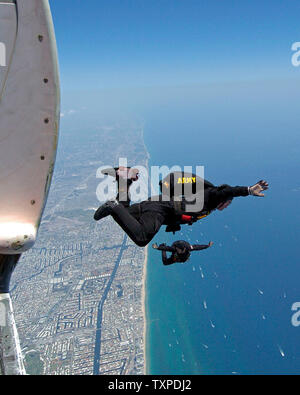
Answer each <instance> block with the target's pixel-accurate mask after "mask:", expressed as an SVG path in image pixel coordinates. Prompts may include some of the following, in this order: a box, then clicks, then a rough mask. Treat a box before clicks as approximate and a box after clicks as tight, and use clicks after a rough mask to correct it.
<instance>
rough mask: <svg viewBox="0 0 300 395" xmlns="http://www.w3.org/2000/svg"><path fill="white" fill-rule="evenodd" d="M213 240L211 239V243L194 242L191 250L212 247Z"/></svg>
mask: <svg viewBox="0 0 300 395" xmlns="http://www.w3.org/2000/svg"><path fill="white" fill-rule="evenodd" d="M212 245H213V242H212V241H210V242H209V244H194V245H192V246H191V251H201V250H206V249H207V248H209V247H211V246H212Z"/></svg>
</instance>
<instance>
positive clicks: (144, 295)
mask: <svg viewBox="0 0 300 395" xmlns="http://www.w3.org/2000/svg"><path fill="white" fill-rule="evenodd" d="M147 264H148V246H147V247H146V248H145V258H144V267H143V287H142V312H143V320H144V334H143V339H144V375H146V374H147V365H146V361H147V359H146V357H147V353H146V343H147V341H146V339H147V316H146V279H147Z"/></svg>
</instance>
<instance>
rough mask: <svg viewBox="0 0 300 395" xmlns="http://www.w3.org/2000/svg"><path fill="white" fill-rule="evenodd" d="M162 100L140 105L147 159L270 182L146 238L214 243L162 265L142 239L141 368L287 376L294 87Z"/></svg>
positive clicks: (294, 220)
mask: <svg viewBox="0 0 300 395" xmlns="http://www.w3.org/2000/svg"><path fill="white" fill-rule="evenodd" d="M197 89H198V90H197ZM172 97H173V100H170V101H168V102H167V101H165V102H162V101H161V100H160V101H159V100H158V101H157V105H156V106H154V107H152V108H151V110H148V112H145V114H144V119H145V129H144V138H145V144H146V147H147V149H148V152H149V154H150V161H149V165H150V166H152V165H158V166H162V165H167V166H169V167H171V166H173V165H180V166H185V165H186V166H194V167H195V166H197V165H200V166H201V165H203V166H205V178H207V179H208V180H209V181H211V182H212V183H214V184H216V185H220V184H223V183H227V184H230V185H253V184H255V183H256V182H257V181H258V180H261V179H266V180H267V181H268V182H269V184H270V189H269V190H268V191H266V193H265V195H266V196H265V197H264V198H255V197H245V198H237V199H235V200H234V202H233V204H232V205H231V206H230V207H229V208H228V209H226V210H224V211H223V212H215V213H213V214H212V215H211V216H209V217H207V218H205V219H203V220H202V221H199V222H198V223H197V224H194V225H193V226H187V225H185V226H183V227H182V230H181V232H178V233H176V234H175V235H173V234H169V233H165V232H164V227H163V228H162V229H161V231H160V232H159V234H158V235H157V236H156V237H155V238H154V240H153V242H156V243H158V244H160V243H162V242H166V243H168V244H171V243H172V242H173V241H175V240H179V239H185V240H188V241H190V242H191V243H200V244H206V243H208V242H209V241H210V240H212V241H213V242H214V245H213V247H212V248H210V249H207V250H204V251H200V252H194V253H193V254H192V257H191V259H190V260H189V261H188V262H187V263H185V264H175V265H172V266H167V267H165V266H163V264H162V262H161V255H160V254H161V253H160V252H158V251H155V250H153V249H152V248H151V246H150V248H149V250H148V251H149V252H148V263H147V279H146V317H147V336H146V356H147V374H176V375H185V374H193V375H198V374H208V375H209V374H299V371H300V355H299V345H300V327H298V326H295V325H293V324H292V316H293V314H294V312H293V311H292V306H293V304H294V303H296V302H300V292H299V280H298V278H299V272H300V270H299V236H300V231H299V219H300V215H299V208H298V202H299V194H300V184H299V156H300V155H299V154H300V145H299V124H300V123H299V111H298V109H297V103H299V94H298V92H297V90H296V87H295V85H294V84H293V83H292V82H291V81H280V82H277V83H276V82H257V83H244V84H232V85H230V84H228V85H226V86H219V87H218V86H207V87H205V88H203V89H201V90H199V88H197V87H196V88H191V89H190V90H187V89H183V88H180V87H178V88H176V89H175V88H174V90H173V94H172ZM166 103H167V104H166ZM151 244H152V243H151Z"/></svg>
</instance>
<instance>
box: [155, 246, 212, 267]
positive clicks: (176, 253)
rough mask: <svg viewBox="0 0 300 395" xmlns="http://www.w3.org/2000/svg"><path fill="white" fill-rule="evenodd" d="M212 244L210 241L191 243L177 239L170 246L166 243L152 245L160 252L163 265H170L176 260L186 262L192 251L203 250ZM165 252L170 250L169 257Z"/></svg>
mask: <svg viewBox="0 0 300 395" xmlns="http://www.w3.org/2000/svg"><path fill="white" fill-rule="evenodd" d="M212 245H213V243H212V241H210V242H209V244H204V245H201V244H194V245H191V244H190V243H188V242H187V241H184V240H178V241H175V242H174V243H173V244H172V245H171V246H170V247H169V246H167V245H166V244H160V245H159V246H158V245H157V244H153V245H152V247H153V248H154V249H155V250H159V251H161V252H162V261H163V264H164V265H172V264H173V263H176V262H186V261H187V260H188V259H189V258H190V256H191V252H192V251H200V250H205V249H206V248H209V247H211V246H212ZM167 252H172V255H171V256H170V258H168V257H167Z"/></svg>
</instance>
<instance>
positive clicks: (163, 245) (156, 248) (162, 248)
mask: <svg viewBox="0 0 300 395" xmlns="http://www.w3.org/2000/svg"><path fill="white" fill-rule="evenodd" d="M152 247H153V248H154V249H155V250H159V251H168V252H176V248H175V247H169V246H167V245H166V244H164V243H163V244H160V245H159V246H158V245H157V244H153V245H152Z"/></svg>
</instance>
